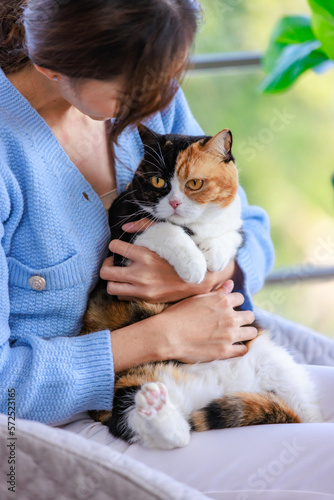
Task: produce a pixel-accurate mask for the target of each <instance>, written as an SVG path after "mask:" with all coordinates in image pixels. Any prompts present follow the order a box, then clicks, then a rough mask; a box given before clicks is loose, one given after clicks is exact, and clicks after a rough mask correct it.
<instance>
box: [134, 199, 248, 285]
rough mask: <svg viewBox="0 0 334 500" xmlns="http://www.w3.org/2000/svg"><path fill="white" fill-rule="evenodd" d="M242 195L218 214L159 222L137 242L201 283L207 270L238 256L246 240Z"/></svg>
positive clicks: (184, 276) (188, 278) (183, 275)
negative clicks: (182, 222)
mask: <svg viewBox="0 0 334 500" xmlns="http://www.w3.org/2000/svg"><path fill="white" fill-rule="evenodd" d="M241 226H242V221H241V202H240V198H239V196H236V198H235V200H234V201H233V202H232V203H231V204H230V205H229V206H228V207H226V208H224V209H221V210H220V211H219V212H218V210H216V212H215V213H214V216H211V217H210V216H206V217H204V216H203V217H202V218H201V219H200V220H199V221H198V220H197V221H196V222H193V223H187V225H186V227H187V228H188V229H190V231H191V233H192V234H191V235H190V236H189V235H188V234H187V232H186V231H185V230H184V229H183V228H182V226H181V225H177V224H173V223H170V222H158V223H156V224H153V225H152V226H151V227H149V228H148V229H146V230H145V231H144V232H143V233H142V234H140V235H139V236H138V237H137V238H136V240H135V244H136V245H140V246H144V247H146V248H148V249H149V250H152V251H153V252H156V253H157V254H158V255H160V257H162V258H163V259H166V260H167V261H168V262H169V263H170V264H171V265H172V266H173V267H174V268H175V270H176V272H177V273H178V274H179V276H180V277H181V278H182V279H183V280H184V281H186V282H188V283H201V281H203V279H204V277H205V274H206V272H207V271H222V270H223V269H224V268H225V267H226V266H227V265H228V263H229V262H230V261H231V260H232V259H234V258H235V256H236V254H237V251H238V248H239V247H240V245H241V243H242V236H241V234H240V229H241Z"/></svg>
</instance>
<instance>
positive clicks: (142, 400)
mask: <svg viewBox="0 0 334 500" xmlns="http://www.w3.org/2000/svg"><path fill="white" fill-rule="evenodd" d="M166 401H167V387H166V386H165V385H164V384H162V383H161V382H157V383H155V382H149V383H147V384H144V385H143V386H142V388H141V389H140V391H138V392H137V394H136V397H135V403H136V407H137V411H138V413H139V414H140V415H142V416H143V417H145V418H148V419H149V418H153V417H155V416H156V415H157V413H159V412H160V411H161V410H162V408H163V407H164V406H165V404H166Z"/></svg>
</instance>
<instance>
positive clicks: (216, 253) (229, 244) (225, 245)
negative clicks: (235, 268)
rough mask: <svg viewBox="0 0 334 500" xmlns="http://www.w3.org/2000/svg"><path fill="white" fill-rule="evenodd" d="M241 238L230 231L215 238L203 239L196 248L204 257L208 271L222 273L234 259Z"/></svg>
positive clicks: (236, 232)
mask: <svg viewBox="0 0 334 500" xmlns="http://www.w3.org/2000/svg"><path fill="white" fill-rule="evenodd" d="M241 243H242V236H241V234H240V233H239V232H238V231H230V232H228V233H225V234H224V235H223V236H219V237H216V238H205V239H204V240H202V241H201V242H200V243H199V244H198V246H199V248H200V250H201V251H202V252H203V255H204V257H205V260H206V263H207V268H208V271H222V270H223V269H225V267H226V266H227V264H228V263H229V262H230V261H231V260H232V259H234V257H235V256H236V254H237V251H238V248H239V247H240V246H241Z"/></svg>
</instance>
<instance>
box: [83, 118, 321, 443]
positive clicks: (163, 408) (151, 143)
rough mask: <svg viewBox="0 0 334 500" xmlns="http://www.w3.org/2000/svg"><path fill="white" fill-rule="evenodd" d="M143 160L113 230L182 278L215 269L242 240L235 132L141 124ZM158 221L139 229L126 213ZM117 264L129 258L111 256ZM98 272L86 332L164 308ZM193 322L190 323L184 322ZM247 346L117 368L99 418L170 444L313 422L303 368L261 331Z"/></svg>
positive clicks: (193, 279)
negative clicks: (175, 130)
mask: <svg viewBox="0 0 334 500" xmlns="http://www.w3.org/2000/svg"><path fill="white" fill-rule="evenodd" d="M139 133H140V135H141V138H142V141H143V144H144V151H145V153H144V158H143V160H142V161H141V163H140V165H139V167H138V169H137V171H136V173H135V175H134V177H133V180H132V181H131V183H130V184H129V185H128V186H127V188H126V191H125V193H123V194H121V195H120V196H119V197H118V198H117V199H116V200H115V202H114V204H113V206H112V208H111V210H110V217H109V224H110V227H111V229H112V234H113V238H114V239H115V238H120V239H122V240H125V241H128V242H131V243H134V244H136V245H140V246H144V247H147V248H148V249H150V250H152V251H154V252H156V253H157V254H159V255H160V256H161V257H162V258H164V259H166V260H167V261H168V262H169V263H170V264H171V265H172V266H174V268H175V270H176V271H177V273H178V274H179V276H180V277H181V278H183V279H184V280H185V281H186V282H188V283H200V282H201V281H202V280H203V279H204V276H205V273H206V271H207V270H209V271H219V270H222V269H224V267H225V266H226V265H227V264H228V262H230V260H231V259H233V258H235V256H236V254H237V251H238V249H239V248H240V246H241V245H242V241H243V236H242V221H241V203H240V198H239V195H238V172H237V169H236V166H235V163H234V157H233V155H232V151H231V148H232V134H231V132H230V131H229V130H227V129H224V130H223V131H221V132H219V133H218V134H217V135H216V136H214V137H207V136H199V137H190V136H183V135H173V134H169V135H159V134H156V133H154V132H153V131H151V130H149V129H148V128H146V127H145V126H143V125H140V126H139ZM142 217H147V218H149V219H151V220H152V222H154V224H152V225H151V226H150V227H148V229H146V230H145V231H143V232H142V233H140V234H131V233H124V232H123V231H122V229H121V226H122V225H123V224H124V223H125V222H130V221H134V220H138V219H140V218H142ZM114 263H115V265H127V263H128V262H127V260H126V259H124V258H123V257H121V256H119V255H115V256H114ZM105 287H106V284H105V283H104V282H102V281H100V283H99V284H98V286H97V287H96V289H95V290H94V291H93V294H92V297H91V299H90V301H89V306H88V309H87V312H86V316H85V322H84V327H83V330H82V334H87V333H90V332H94V331H98V330H103V329H110V330H111V331H112V330H116V329H118V328H122V327H124V326H126V325H129V324H132V323H134V322H136V321H140V320H142V319H144V318H147V317H149V316H152V315H155V314H159V313H160V312H162V311H164V310H165V309H166V308H167V307H169V305H168V304H151V303H148V302H145V301H142V300H136V301H132V302H125V301H119V300H118V299H117V298H116V297H110V296H108V294H107V293H106V289H105ZM189 328H191V325H189ZM248 344H249V351H248V353H247V354H246V355H244V356H242V357H239V358H233V359H228V360H223V361H220V360H217V361H213V362H211V363H198V364H195V365H187V364H183V363H179V362H157V363H148V364H144V365H140V366H137V367H135V368H131V369H129V370H126V371H124V372H122V373H120V374H118V375H117V377H116V382H115V392H114V401H113V408H112V411H92V412H90V414H91V415H92V417H93V418H94V419H95V420H98V421H100V422H102V423H103V424H104V425H107V426H108V427H109V429H110V432H111V433H112V434H113V435H114V436H116V437H120V438H122V439H124V440H126V441H128V442H130V443H134V442H138V443H140V444H142V445H143V446H146V447H152V448H165V449H171V448H176V447H182V446H185V445H187V444H188V443H189V440H190V431H191V430H195V431H205V430H209V429H222V428H226V427H239V426H245V425H257V424H270V423H288V422H291V423H296V422H319V421H321V415H320V411H319V408H318V404H317V398H316V394H315V390H314V388H313V386H312V383H311V381H310V379H309V377H308V374H307V372H306V371H305V369H304V368H303V367H302V366H301V365H297V364H296V363H295V362H294V361H293V359H292V358H291V356H290V355H289V354H288V353H287V352H286V351H285V350H284V349H283V348H282V347H279V346H276V345H275V344H274V343H273V342H272V341H271V340H270V339H269V334H268V333H264V332H259V336H258V337H257V338H256V339H255V340H252V341H250V342H249V343H248Z"/></svg>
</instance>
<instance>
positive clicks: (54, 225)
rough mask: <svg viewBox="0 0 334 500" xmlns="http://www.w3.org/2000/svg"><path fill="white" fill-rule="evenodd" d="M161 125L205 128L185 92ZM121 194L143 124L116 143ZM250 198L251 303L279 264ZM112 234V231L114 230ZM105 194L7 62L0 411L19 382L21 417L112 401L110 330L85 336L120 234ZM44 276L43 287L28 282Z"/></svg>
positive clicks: (0, 121)
mask: <svg viewBox="0 0 334 500" xmlns="http://www.w3.org/2000/svg"><path fill="white" fill-rule="evenodd" d="M146 123H147V125H148V126H149V127H151V128H153V129H154V130H155V131H157V132H159V133H167V132H174V133H186V134H189V135H192V134H194V135H198V134H201V133H202V131H201V129H200V127H199V125H198V124H197V123H196V121H195V120H194V118H193V117H192V115H191V112H190V110H189V108H188V105H187V103H186V101H185V98H184V96H183V94H182V92H181V90H179V92H178V93H177V95H176V98H175V99H174V101H173V103H172V104H171V105H170V106H169V107H168V109H166V110H164V111H163V112H161V113H157V114H156V115H154V116H153V117H152V118H150V119H149V120H147V122H146ZM116 154H117V157H118V161H117V163H116V177H117V188H118V192H121V191H123V190H124V188H125V186H126V184H127V183H128V182H129V181H130V179H131V177H132V175H133V172H134V171H135V170H136V168H137V165H138V163H139V161H140V159H141V157H142V154H143V149H142V143H141V140H140V137H139V134H138V132H137V131H131V130H126V131H125V132H124V133H123V134H122V136H121V138H120V141H119V146H118V147H117V148H116ZM240 193H241V197H242V202H243V219H244V231H245V236H246V243H245V245H244V247H243V248H242V249H241V250H240V252H239V256H238V263H239V265H240V267H241V269H242V270H243V272H244V275H245V285H244V286H245V289H244V294H245V295H246V304H245V307H251V299H250V296H251V295H252V294H253V293H255V292H256V291H257V290H259V289H260V288H261V286H262V284H263V280H264V277H265V274H266V273H267V272H268V270H269V269H270V268H271V266H272V262H273V249H272V244H271V241H270V236H269V222H268V218H267V216H266V214H265V213H264V211H263V210H262V209H260V208H257V207H250V206H248V204H247V200H246V197H245V194H244V192H243V191H242V190H240ZM111 236H112V235H111ZM111 236H110V233H109V229H108V224H107V215H106V212H105V210H104V208H103V205H102V203H101V201H100V199H99V197H98V195H97V194H96V193H95V192H94V191H93V189H92V188H91V186H90V185H89V184H88V182H87V181H86V180H85V178H84V177H83V176H82V175H81V173H80V172H79V170H78V169H77V168H76V167H75V166H74V165H73V163H72V162H71V161H70V160H69V158H68V156H67V155H66V153H65V152H64V150H63V149H62V148H61V146H60V145H59V143H58V141H57V139H56V137H55V136H54V134H53V133H52V131H51V129H50V128H49V126H48V125H47V124H46V123H45V121H44V120H43V119H42V118H41V117H40V115H39V114H38V113H37V112H36V111H35V110H34V109H33V108H32V107H31V105H30V104H29V102H28V101H27V100H26V99H24V98H23V96H22V95H21V94H20V93H19V92H18V91H17V90H16V88H15V87H14V86H13V85H12V84H11V83H10V82H9V80H8V79H7V78H6V76H5V75H4V73H3V71H2V70H1V69H0V241H1V246H0V380H1V383H0V384H1V393H0V411H1V412H2V413H7V408H8V404H7V400H8V396H7V393H8V390H10V389H15V393H16V416H17V417H22V418H27V419H31V420H39V421H41V422H46V423H52V422H57V421H60V420H63V419H65V418H67V417H69V416H73V415H74V414H76V413H78V412H80V411H84V410H88V409H101V410H102V409H109V408H111V405H112V399H113V384H114V371H113V359H112V351H111V341H110V333H109V332H108V331H101V332H97V333H95V334H91V335H88V336H84V337H76V335H77V334H78V332H79V331H80V326H81V321H82V317H83V314H84V311H85V308H86V302H87V297H88V294H89V292H90V291H91V290H92V288H93V286H94V284H95V283H96V280H97V278H98V273H99V268H100V266H101V263H102V261H103V259H104V257H105V255H106V247H107V244H108V242H109V241H110V239H111ZM33 276H40V277H42V278H43V279H44V280H45V283H46V286H45V288H44V290H40V291H38V290H35V289H33V288H32V287H31V286H30V284H29V280H30V278H31V277H33Z"/></svg>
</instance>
